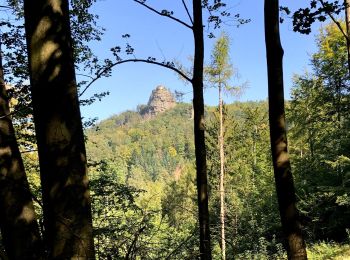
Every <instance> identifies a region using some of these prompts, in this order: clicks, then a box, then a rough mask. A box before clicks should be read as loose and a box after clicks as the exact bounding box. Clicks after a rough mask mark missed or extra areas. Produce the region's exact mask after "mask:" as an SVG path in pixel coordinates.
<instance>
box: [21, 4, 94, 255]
mask: <svg viewBox="0 0 350 260" xmlns="http://www.w3.org/2000/svg"><path fill="white" fill-rule="evenodd" d="M24 15H25V30H26V36H27V47H28V54H29V55H28V56H29V71H30V80H31V92H32V98H33V109H34V122H35V129H36V136H37V144H38V152H39V163H40V175H41V182H42V194H43V212H44V226H45V230H44V240H45V243H46V247H47V252H48V257H49V258H50V259H71V258H81V259H94V247H93V239H92V223H91V222H92V221H91V206H90V195H89V189H88V179H87V166H86V153H85V145H84V137H83V131H82V123H81V116H80V110H79V102H78V95H77V86H76V81H75V72H74V63H73V51H72V46H71V35H70V26H69V14H68V1H67V0H64V1H61V2H57V1H48V0H41V1H31V0H25V1H24Z"/></svg>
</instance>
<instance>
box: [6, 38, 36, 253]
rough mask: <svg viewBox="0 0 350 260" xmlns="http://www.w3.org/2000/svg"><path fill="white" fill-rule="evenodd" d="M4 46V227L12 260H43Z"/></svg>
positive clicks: (8, 251) (7, 251)
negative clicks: (7, 79)
mask: <svg viewBox="0 0 350 260" xmlns="http://www.w3.org/2000/svg"><path fill="white" fill-rule="evenodd" d="M6 92H7V91H6V86H5V80H4V71H3V66H2V54H1V42H0V149H1V150H0V151H1V152H0V169H1V172H0V227H1V233H2V238H3V242H4V246H5V250H6V253H7V255H8V257H9V258H10V259H19V260H22V259H40V255H41V252H42V251H41V250H42V248H41V239H40V234H39V226H38V223H37V221H36V218H35V211H34V206H33V201H32V194H31V192H30V189H29V184H28V181H27V176H26V173H25V169H24V165H23V161H22V157H21V154H20V151H19V148H18V144H17V140H16V136H15V131H14V128H13V124H12V119H11V116H10V109H9V100H8V97H7V93H6Z"/></svg>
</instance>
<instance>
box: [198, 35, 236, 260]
mask: <svg viewBox="0 0 350 260" xmlns="http://www.w3.org/2000/svg"><path fill="white" fill-rule="evenodd" d="M229 45H230V41H229V38H228V35H227V34H224V33H223V34H222V35H221V36H220V38H219V39H218V40H217V41H216V43H215V46H214V49H213V51H212V56H211V58H212V61H211V65H210V66H209V67H207V68H206V69H205V72H206V73H207V74H208V76H209V82H210V83H211V84H212V85H213V86H215V87H217V88H218V93H219V137H218V141H219V142H218V143H219V151H220V188H219V192H220V224H221V253H222V255H221V258H222V259H226V246H225V188H224V180H225V177H224V176H225V174H224V168H225V152H224V126H223V120H224V119H223V99H222V91H230V90H232V88H231V87H230V86H229V85H228V82H227V81H228V80H229V79H230V78H231V76H232V73H233V70H232V65H231V64H230V63H229Z"/></svg>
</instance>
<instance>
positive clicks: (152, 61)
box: [79, 0, 192, 97]
mask: <svg viewBox="0 0 350 260" xmlns="http://www.w3.org/2000/svg"><path fill="white" fill-rule="evenodd" d="M134 1H137V0H134ZM128 62H143V63H148V64H154V65H158V66H161V67H163V68H167V69H170V70H172V71H175V72H176V73H178V74H179V75H180V76H181V77H183V78H184V79H186V80H187V81H189V82H192V79H190V78H189V77H188V76H187V75H186V74H185V73H183V72H182V71H181V70H179V69H177V68H175V67H171V66H169V65H167V64H165V63H162V62H158V61H154V60H146V59H128V60H122V61H117V62H115V63H112V64H111V65H110V66H108V67H106V68H105V69H103V70H102V71H101V72H99V73H98V74H97V75H96V77H95V78H94V79H93V80H92V81H91V82H90V83H89V84H88V85H87V86H86V87H85V88H84V90H83V91H82V92H81V93H80V95H79V97H81V96H82V95H83V94H84V93H85V92H86V90H87V89H88V88H89V87H90V86H91V85H92V84H93V83H95V82H96V81H97V80H98V79H99V78H101V77H102V76H103V74H105V73H106V72H107V71H109V70H110V69H112V68H113V67H115V66H117V65H120V64H123V63H128Z"/></svg>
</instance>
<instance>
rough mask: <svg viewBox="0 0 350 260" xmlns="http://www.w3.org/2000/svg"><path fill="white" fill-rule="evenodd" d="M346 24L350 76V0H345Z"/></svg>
mask: <svg viewBox="0 0 350 260" xmlns="http://www.w3.org/2000/svg"><path fill="white" fill-rule="evenodd" d="M344 5H345V24H346V35H347V37H346V47H347V51H348V70H349V76H350V0H344Z"/></svg>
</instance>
